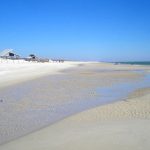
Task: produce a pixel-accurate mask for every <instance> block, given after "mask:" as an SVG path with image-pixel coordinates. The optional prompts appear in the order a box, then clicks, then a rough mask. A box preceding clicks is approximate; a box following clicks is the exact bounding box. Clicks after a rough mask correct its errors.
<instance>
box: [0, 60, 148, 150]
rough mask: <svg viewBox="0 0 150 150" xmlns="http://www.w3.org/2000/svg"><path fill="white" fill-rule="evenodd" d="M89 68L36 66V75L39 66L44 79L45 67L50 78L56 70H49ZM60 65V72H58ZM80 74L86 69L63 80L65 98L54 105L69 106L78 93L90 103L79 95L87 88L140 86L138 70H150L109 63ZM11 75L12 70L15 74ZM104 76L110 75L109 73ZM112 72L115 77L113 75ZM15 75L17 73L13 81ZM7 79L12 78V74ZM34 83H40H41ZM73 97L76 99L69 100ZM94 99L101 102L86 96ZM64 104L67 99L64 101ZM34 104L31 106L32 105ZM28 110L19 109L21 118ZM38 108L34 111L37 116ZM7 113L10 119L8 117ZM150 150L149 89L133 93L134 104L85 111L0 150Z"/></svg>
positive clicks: (126, 102) (126, 101)
mask: <svg viewBox="0 0 150 150" xmlns="http://www.w3.org/2000/svg"><path fill="white" fill-rule="evenodd" d="M83 64H84V63H67V64H34V65H32V69H31V70H32V71H33V72H34V71H35V70H34V69H35V68H34V67H35V66H36V65H38V67H37V68H36V71H37V73H38V72H39V71H40V70H44V69H43V68H44V67H43V66H44V65H45V72H46V74H47V73H51V72H52V70H53V69H52V70H51V72H48V71H47V69H46V68H49V66H53V67H52V68H54V70H53V71H58V70H59V69H66V68H69V67H72V66H74V65H75V66H77V65H83ZM42 65H43V66H42ZM57 65H58V68H59V69H58V68H57V69H58V70H56V69H55V67H56V66H57ZM61 65H62V66H63V67H62V66H61ZM18 66H19V65H18ZM60 66H61V67H60ZM97 67H98V68H99V69H100V72H99V71H98V72H95V68H97ZM20 68H21V67H20ZM79 68H80V67H76V68H75V69H74V71H73V72H72V71H70V73H69V74H67V76H65V78H66V77H67V78H66V80H65V78H63V80H60V81H59V84H60V85H61V86H63V87H64V89H63V90H62V93H61V91H59V94H56V93H55V91H53V92H52V95H53V96H54V97H52V99H55V102H59V103H62V102H63V101H66V100H67V101H69V99H70V98H74V93H75V94H76V95H78V94H79V96H80V97H75V98H84V96H83V95H82V94H81V93H79V92H77V91H78V90H79V91H82V89H84V88H89V87H92V88H93V87H97V86H104V85H107V86H108V85H111V84H112V83H114V82H122V81H125V82H132V81H134V82H135V81H137V80H139V79H140V78H141V75H140V74H137V73H136V72H134V71H135V70H141V71H143V70H144V71H145V72H148V71H149V70H150V68H149V66H132V65H113V64H107V63H100V64H94V65H93V64H88V65H87V68H90V70H88V69H87V68H86V67H81V69H79ZM8 70H10V68H9V69H8ZM14 70H15V69H14ZM16 70H17V71H14V72H13V73H14V74H16V72H17V73H18V72H20V71H19V70H21V69H19V70H18V69H16ZM31 70H30V71H29V70H28V71H27V69H26V72H28V73H29V72H31ZM103 70H105V71H104V72H103ZM109 70H111V71H110V72H107V71H109ZM22 72H23V71H22ZM13 73H11V75H12V74H13ZM28 76H29V75H25V76H24V77H28ZM6 77H7V78H8V76H7V73H6ZM6 77H4V76H3V78H4V79H5V80H7V78H6ZM35 77H37V76H33V78H35ZM18 78H20V79H21V82H22V81H23V80H22V79H23V78H21V77H20V76H18ZM33 78H32V79H33ZM16 79H17V78H14V79H13V80H16ZM28 79H29V78H28ZM30 79H31V78H30ZM13 80H12V81H13ZM43 81H44V80H41V83H42V82H43ZM46 81H47V80H46ZM46 81H44V82H46ZM50 81H51V80H50ZM34 82H36V80H35V81H34ZM1 83H3V81H1ZM15 83H16V82H15ZM13 84H14V83H13ZM54 84H55V82H54V83H52V82H51V86H53V85H54ZM41 86H42V85H41ZM48 86H49V85H48ZM46 87H47V86H46ZM47 88H48V90H52V87H47ZM43 92H45V91H43ZM68 92H69V94H70V95H68V96H69V97H66V95H67V94H68ZM43 96H44V95H43ZM57 96H58V97H57ZM90 96H91V97H95V94H91V93H86V97H87V98H89V97H90ZM97 96H99V95H96V97H97ZM60 98H62V101H61V99H60ZM52 99H50V100H51V101H50V102H51V103H52V102H53V101H52ZM29 100H30V97H29ZM26 102H28V99H26ZM40 103H41V102H40ZM43 103H44V102H43ZM29 104H31V102H30V103H29ZM32 105H33V104H32ZM22 106H23V105H20V104H19V105H16V106H15V107H14V109H17V111H18V113H21V112H22V110H24V109H25V111H27V108H28V105H24V107H22ZM33 106H34V105H33ZM33 108H35V107H33ZM33 108H32V110H34V109H33ZM39 108H40V109H42V108H43V105H38V109H39ZM44 109H45V107H44ZM6 111H7V109H6V110H5V114H6ZM13 111H14V110H13ZM34 111H35V110H34ZM1 113H3V115H5V114H4V112H1ZM8 134H9V133H8ZM149 147H150V89H149V88H145V89H139V90H137V91H135V92H133V93H132V94H130V95H129V96H128V98H126V99H124V100H122V101H119V102H113V103H111V104H107V105H103V106H97V107H95V108H91V109H88V110H85V111H83V112H80V113H78V114H74V115H73V116H70V117H67V118H65V119H63V120H60V121H58V122H56V123H54V124H52V125H50V126H48V127H45V128H43V129H40V130H38V131H36V132H33V133H30V134H28V135H26V136H23V137H20V138H18V139H14V140H12V141H10V142H8V143H5V144H2V145H0V150H20V149H22V150H27V149H28V150H49V149H50V150H77V149H78V150H91V149H94V150H99V149H103V150H109V149H111V150H116V149H117V150H120V149H121V150H143V149H149Z"/></svg>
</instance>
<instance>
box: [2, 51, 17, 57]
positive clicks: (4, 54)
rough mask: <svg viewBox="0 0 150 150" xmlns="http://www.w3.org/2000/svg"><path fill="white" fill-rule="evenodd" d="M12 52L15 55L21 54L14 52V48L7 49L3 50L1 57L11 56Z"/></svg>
mask: <svg viewBox="0 0 150 150" xmlns="http://www.w3.org/2000/svg"><path fill="white" fill-rule="evenodd" d="M10 54H13V55H14V56H19V55H17V54H15V53H14V52H13V49H5V50H3V51H2V52H0V57H7V56H10Z"/></svg>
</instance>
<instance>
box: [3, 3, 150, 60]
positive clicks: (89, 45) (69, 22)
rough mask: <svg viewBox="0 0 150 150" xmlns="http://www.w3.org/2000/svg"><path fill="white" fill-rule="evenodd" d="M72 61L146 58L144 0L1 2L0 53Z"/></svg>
mask: <svg viewBox="0 0 150 150" xmlns="http://www.w3.org/2000/svg"><path fill="white" fill-rule="evenodd" d="M5 48H12V49H14V50H16V51H17V52H18V53H19V54H21V55H23V56H26V55H28V54H29V53H35V54H37V55H40V56H43V57H50V58H65V59H73V60H99V61H131V60H132V61H135V60H150V1H149V0H105V1H104V0H0V50H2V49H5Z"/></svg>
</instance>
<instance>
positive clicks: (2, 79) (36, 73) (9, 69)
mask: <svg viewBox="0 0 150 150" xmlns="http://www.w3.org/2000/svg"><path fill="white" fill-rule="evenodd" d="M79 64H80V62H65V63H52V62H48V63H37V62H27V61H24V60H5V59H1V58H0V88H1V87H6V86H10V85H13V84H16V83H20V82H24V81H28V80H32V79H36V78H39V77H41V76H46V75H49V74H57V73H58V72H59V71H62V70H65V69H69V68H72V67H75V66H77V65H79Z"/></svg>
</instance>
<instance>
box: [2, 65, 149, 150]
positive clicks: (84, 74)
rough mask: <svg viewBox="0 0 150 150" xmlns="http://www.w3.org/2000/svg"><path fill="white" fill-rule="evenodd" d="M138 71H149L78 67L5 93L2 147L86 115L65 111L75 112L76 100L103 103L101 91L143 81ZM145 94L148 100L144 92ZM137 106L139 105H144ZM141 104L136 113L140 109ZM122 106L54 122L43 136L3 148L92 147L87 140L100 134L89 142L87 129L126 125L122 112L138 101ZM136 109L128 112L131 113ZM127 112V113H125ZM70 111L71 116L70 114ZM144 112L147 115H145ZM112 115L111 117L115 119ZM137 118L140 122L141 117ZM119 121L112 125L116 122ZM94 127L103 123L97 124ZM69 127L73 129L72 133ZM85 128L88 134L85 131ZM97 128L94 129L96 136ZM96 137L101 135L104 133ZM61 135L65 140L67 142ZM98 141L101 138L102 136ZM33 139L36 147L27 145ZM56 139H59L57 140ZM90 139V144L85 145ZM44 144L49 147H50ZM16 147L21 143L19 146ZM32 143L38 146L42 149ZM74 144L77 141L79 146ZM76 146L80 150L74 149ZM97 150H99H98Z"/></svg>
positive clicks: (116, 66) (40, 134)
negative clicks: (98, 90) (113, 86)
mask: <svg viewBox="0 0 150 150" xmlns="http://www.w3.org/2000/svg"><path fill="white" fill-rule="evenodd" d="M135 70H136V71H137V70H146V71H148V70H149V68H148V67H139V66H130V65H112V64H88V65H87V64H86V65H85V64H82V65H81V66H80V67H79V66H78V67H77V68H74V69H70V70H68V71H63V72H62V73H61V74H59V75H53V76H52V75H51V76H47V77H44V78H38V80H37V79H36V80H32V81H30V82H24V83H20V84H17V85H13V86H9V87H7V88H3V89H1V91H0V95H2V97H3V99H4V102H3V103H2V104H1V105H0V107H1V109H0V111H1V116H0V117H1V130H0V132H1V134H0V135H1V139H2V140H1V142H2V143H4V142H6V141H9V140H11V139H14V138H17V137H19V136H22V135H25V134H27V133H30V132H33V131H35V130H37V129H39V128H42V127H44V126H47V125H48V124H51V123H54V122H58V120H61V119H63V118H65V117H67V116H70V115H72V114H75V113H77V112H80V111H83V110H84V109H83V110H80V109H79V110H78V109H77V110H75V111H74V110H73V111H72V110H69V109H66V108H71V109H72V108H73V107H70V106H73V105H71V104H75V103H76V102H77V101H78V102H79V103H77V104H78V105H77V106H80V104H82V103H81V102H82V100H86V102H88V103H89V102H90V101H92V102H93V101H94V99H96V98H100V97H101V95H100V94H99V92H96V90H95V89H97V88H99V87H109V86H112V85H114V84H117V83H122V82H129V83H131V82H133V83H134V82H137V81H139V80H142V79H143V76H144V74H145V73H142V74H139V73H137V72H135ZM144 91H145V90H144ZM18 93H19V96H18ZM138 93H139V92H138ZM142 93H143V92H142ZM148 93H149V91H148ZM133 95H137V94H133ZM143 95H144V96H145V93H144V94H143ZM137 96H138V98H137V99H139V97H140V96H139V95H137ZM137 99H136V100H137ZM144 99H145V98H144ZM133 101H134V100H133ZM139 101H140V102H141V100H139ZM84 102H85V101H84ZM140 102H139V104H138V106H137V108H138V107H139V108H140V106H141V105H140ZM143 102H144V105H145V104H146V105H145V106H148V104H149V102H147V103H145V101H143ZM120 103H121V104H120ZM122 103H123V104H122ZM124 103H125V104H127V101H122V102H118V103H117V102H116V103H114V104H108V105H106V106H101V107H98V108H95V109H94V110H88V111H85V112H83V113H81V114H78V115H75V116H73V117H71V118H67V119H65V120H63V121H60V122H59V123H55V124H54V125H51V126H50V127H48V128H45V129H42V130H41V131H37V132H35V133H33V134H31V135H27V136H26V137H23V138H20V139H18V140H16V141H14V142H11V143H9V144H7V143H6V145H2V146H1V147H0V149H8V150H9V149H19V148H20V146H23V147H25V146H27V147H25V148H26V149H37V147H38V148H39V149H61V148H62V149H63V148H64V149H73V148H76V149H77V148H80V149H82V148H88V144H86V143H88V141H89V139H88V138H90V139H91V138H92V139H93V140H94V137H93V136H95V134H96V133H95V132H94V133H91V134H92V135H91V134H89V135H90V137H89V136H88V135H87V134H86V133H88V131H89V130H91V129H90V127H88V126H89V125H88V124H93V127H94V128H95V129H96V128H97V129H99V127H98V125H100V122H102V124H105V123H106V126H107V122H103V121H108V122H109V121H113V120H116V121H118V119H119V120H122V118H123V117H122V113H123V114H126V113H124V111H126V108H128V107H130V106H132V107H135V108H136V105H137V102H136V103H133V104H132V105H131V103H129V105H127V106H126V105H125V104H124ZM112 105H113V106H112ZM114 105H115V106H114ZM66 106H67V107H66ZM68 106H69V107H68ZM103 107H104V108H103ZM132 107H131V108H129V109H127V110H130V111H131V110H132ZM85 108H86V107H85ZM123 108H124V111H123V112H122V110H123ZM58 110H59V111H58ZM101 110H102V112H101ZM130 111H129V112H130ZM134 111H135V110H134ZM138 111H139V112H138V114H141V112H140V111H142V112H143V111H146V112H147V109H145V107H143V108H142V109H138ZM68 112H70V113H69V114H68ZM121 112H122V113H121ZM127 112H128V111H127ZM146 112H145V113H144V114H146ZM147 113H148V112H147ZM60 114H62V115H60ZM135 114H137V113H135ZM148 114H149V113H148ZM115 115H116V116H115ZM110 116H112V118H111V117H110ZM125 116H127V117H126V118H123V120H124V119H129V118H130V117H129V114H128V113H127V114H126V115H125ZM131 116H133V118H132V117H131V120H132V119H135V118H136V117H134V115H131ZM145 116H146V115H145ZM55 117H56V118H57V119H56V118H55ZM52 118H53V119H52ZM107 118H108V119H107ZM116 118H117V119H116ZM51 119H52V120H51ZM55 119H56V120H55ZM136 119H141V118H139V116H138V117H137V118H136ZM144 119H145V118H144ZM146 119H147V118H146ZM116 121H113V122H114V123H116ZM96 122H99V123H98V124H97V123H96ZM114 123H110V124H112V127H113V126H114V125H113V124H114ZM134 123H135V122H134ZM134 123H133V124H134ZM67 124H68V125H69V128H68V125H67ZM120 124H123V126H124V123H122V122H121V123H120ZM131 124H132V123H131ZM84 126H85V129H83V128H84ZM86 126H87V128H86ZM129 126H130V123H129ZM104 127H105V126H104ZM115 128H116V127H115ZM97 129H96V130H95V131H96V132H97ZM53 130H54V131H53ZM45 131H46V132H47V134H46V132H45ZM57 131H60V132H57ZM78 131H79V132H78ZM100 131H101V130H100ZM18 133H19V134H18ZM80 133H81V134H80ZM98 133H99V134H100V132H98ZM82 134H85V135H84V138H83V139H81V141H80V140H77V139H80V136H81V138H82ZM63 136H65V137H66V138H64V139H63ZM76 136H77V137H76ZM96 136H101V134H100V135H96ZM110 137H111V136H110ZM30 138H34V139H35V141H34V140H32V141H33V144H31V143H30V142H29V141H28V139H30ZM56 138H58V139H59V140H56ZM76 138H77V139H76ZM86 138H87V141H86V140H85V139H86ZM62 139H63V140H62ZM54 140H56V141H54ZM76 140H77V141H76ZM40 141H41V142H40ZM44 141H45V142H48V143H47V144H46V143H45V142H44ZM18 142H19V143H20V144H18ZM28 142H29V143H30V146H31V148H30V147H29V143H28ZM34 142H35V143H36V142H37V143H38V144H39V145H38V144H35V143H34ZM76 142H77V143H78V142H79V144H77V143H76ZM97 142H98V141H97ZM69 143H70V144H69ZM76 144H77V145H78V146H79V147H76V146H75V145H76ZM89 144H90V142H89ZM36 145H37V146H36ZM92 145H93V144H92ZM92 145H91V146H92ZM40 146H41V147H40ZM82 146H83V147H82ZM89 148H90V146H89ZM94 148H95V149H96V147H94ZM97 148H100V145H97Z"/></svg>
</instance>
